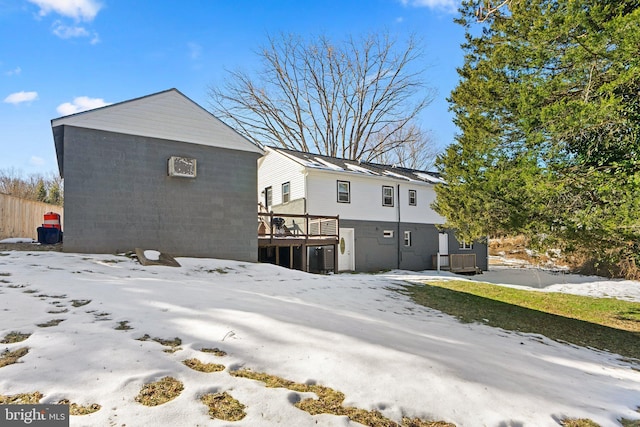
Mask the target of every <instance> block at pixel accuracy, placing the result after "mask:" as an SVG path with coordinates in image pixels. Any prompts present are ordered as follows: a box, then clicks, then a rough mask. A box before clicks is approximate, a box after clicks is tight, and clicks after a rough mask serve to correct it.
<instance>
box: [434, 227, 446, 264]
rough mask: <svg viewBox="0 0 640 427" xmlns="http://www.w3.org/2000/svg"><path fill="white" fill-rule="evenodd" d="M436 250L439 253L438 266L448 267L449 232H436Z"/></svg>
mask: <svg viewBox="0 0 640 427" xmlns="http://www.w3.org/2000/svg"><path fill="white" fill-rule="evenodd" d="M438 252H439V253H440V267H449V234H448V233H440V234H438ZM434 268H435V266H434Z"/></svg>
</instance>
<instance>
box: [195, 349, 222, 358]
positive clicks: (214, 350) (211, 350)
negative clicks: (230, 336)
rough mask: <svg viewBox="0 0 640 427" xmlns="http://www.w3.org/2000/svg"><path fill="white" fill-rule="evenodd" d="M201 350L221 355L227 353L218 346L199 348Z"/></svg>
mask: <svg viewBox="0 0 640 427" xmlns="http://www.w3.org/2000/svg"><path fill="white" fill-rule="evenodd" d="M200 351H201V352H203V353H212V354H213V355H215V356H218V357H223V356H226V355H227V352H226V351H224V350H220V349H219V348H217V347H216V348H201V349H200Z"/></svg>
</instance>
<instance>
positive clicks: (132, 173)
mask: <svg viewBox="0 0 640 427" xmlns="http://www.w3.org/2000/svg"><path fill="white" fill-rule="evenodd" d="M171 156H179V157H188V158H194V159H196V160H197V177H196V178H195V179H191V178H179V177H170V176H168V172H167V162H168V159H169V157H171ZM258 157H259V155H258V154H257V153H251V152H246V151H237V150H229V149H223V148H216V147H208V146H204V145H198V144H190V143H183V142H179V141H169V140H161V139H155V138H148V137H140V136H132V135H125V134H118V133H112V132H105V131H99V130H92V129H84V128H76V127H71V126H64V165H63V167H64V169H63V170H64V184H65V189H64V190H65V235H64V250H65V251H66V252H88V253H118V252H125V251H129V250H133V249H134V248H135V247H141V248H145V249H156V250H160V251H163V252H167V253H170V254H172V255H174V256H193V257H211V258H226V259H235V260H244V261H256V260H257V253H258V250H257V218H256V210H257V198H256V180H257V158H258Z"/></svg>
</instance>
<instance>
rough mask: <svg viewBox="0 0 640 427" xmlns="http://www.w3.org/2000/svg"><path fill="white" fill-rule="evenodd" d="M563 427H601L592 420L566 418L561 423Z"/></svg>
mask: <svg viewBox="0 0 640 427" xmlns="http://www.w3.org/2000/svg"><path fill="white" fill-rule="evenodd" d="M561 425H562V426H563V427H600V424H596V423H594V422H593V421H591V420H588V419H585V418H566V419H564V420H562V421H561Z"/></svg>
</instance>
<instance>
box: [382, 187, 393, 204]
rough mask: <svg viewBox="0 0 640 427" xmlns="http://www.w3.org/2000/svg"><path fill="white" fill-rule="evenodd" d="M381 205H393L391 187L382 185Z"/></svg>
mask: <svg viewBox="0 0 640 427" xmlns="http://www.w3.org/2000/svg"><path fill="white" fill-rule="evenodd" d="M382 206H393V187H389V186H387V185H383V186H382Z"/></svg>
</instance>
